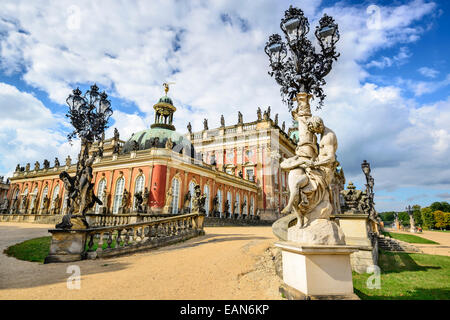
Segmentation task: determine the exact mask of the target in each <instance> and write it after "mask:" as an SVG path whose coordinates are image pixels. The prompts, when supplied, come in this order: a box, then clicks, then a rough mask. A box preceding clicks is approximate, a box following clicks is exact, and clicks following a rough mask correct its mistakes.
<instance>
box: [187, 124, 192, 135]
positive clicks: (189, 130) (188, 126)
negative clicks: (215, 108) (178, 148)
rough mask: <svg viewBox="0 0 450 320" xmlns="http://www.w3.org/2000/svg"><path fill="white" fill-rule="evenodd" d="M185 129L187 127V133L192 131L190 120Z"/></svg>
mask: <svg viewBox="0 0 450 320" xmlns="http://www.w3.org/2000/svg"><path fill="white" fill-rule="evenodd" d="M187 129H188V132H189V133H192V125H191V123H190V122H189V123H188V125H187Z"/></svg>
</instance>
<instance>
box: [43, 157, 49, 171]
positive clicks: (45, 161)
mask: <svg viewBox="0 0 450 320" xmlns="http://www.w3.org/2000/svg"><path fill="white" fill-rule="evenodd" d="M43 165H44V169H48V168H50V161H48V160H47V159H45V160H44V163H43Z"/></svg>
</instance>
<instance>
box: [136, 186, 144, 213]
mask: <svg viewBox="0 0 450 320" xmlns="http://www.w3.org/2000/svg"><path fill="white" fill-rule="evenodd" d="M143 193H144V192H143V191H140V192H136V193H135V194H134V199H135V202H134V203H135V208H136V210H137V212H143V209H142V202H143V200H144V199H143V197H142V195H143Z"/></svg>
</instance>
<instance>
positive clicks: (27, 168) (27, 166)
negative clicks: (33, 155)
mask: <svg viewBox="0 0 450 320" xmlns="http://www.w3.org/2000/svg"><path fill="white" fill-rule="evenodd" d="M25 171H26V172H29V171H30V163H29V162H28V163H27V164H26V166H25Z"/></svg>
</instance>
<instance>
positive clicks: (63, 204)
mask: <svg viewBox="0 0 450 320" xmlns="http://www.w3.org/2000/svg"><path fill="white" fill-rule="evenodd" d="M63 190H64V191H63V192H64V196H63V199H64V200H63V203H62V206H61V207H62V208H61V213H62V214H64V211H65V210H66V207H67V199H68V198H69V195H68V194H67V192H66V189H63Z"/></svg>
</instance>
